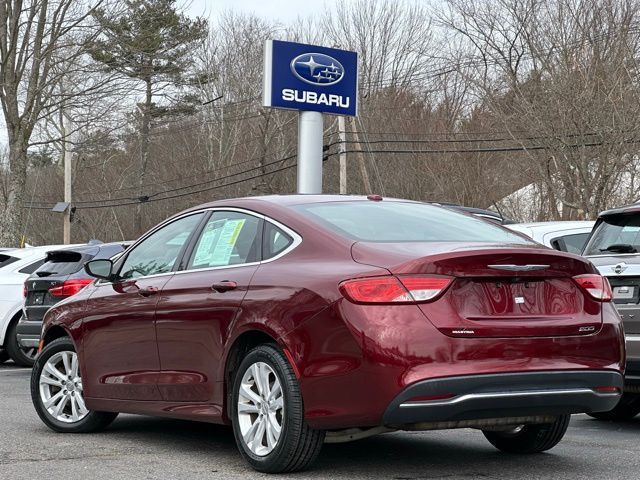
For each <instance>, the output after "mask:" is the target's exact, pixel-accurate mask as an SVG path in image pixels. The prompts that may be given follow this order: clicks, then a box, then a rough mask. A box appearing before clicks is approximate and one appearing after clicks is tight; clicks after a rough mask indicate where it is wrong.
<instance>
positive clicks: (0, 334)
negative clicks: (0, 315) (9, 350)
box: [0, 307, 22, 346]
mask: <svg viewBox="0 0 640 480" xmlns="http://www.w3.org/2000/svg"><path fill="white" fill-rule="evenodd" d="M21 316H22V307H20V308H18V309H16V310H13V311H12V312H11V313H9V314H8V315H7V316H6V317H5V318H8V319H9V321H8V322H5V324H4V325H2V329H1V330H0V345H2V346H4V343H5V341H6V339H7V332H8V331H9V327H10V326H11V325H13V324H14V323H16V322H18V321H19V320H20V317H21Z"/></svg>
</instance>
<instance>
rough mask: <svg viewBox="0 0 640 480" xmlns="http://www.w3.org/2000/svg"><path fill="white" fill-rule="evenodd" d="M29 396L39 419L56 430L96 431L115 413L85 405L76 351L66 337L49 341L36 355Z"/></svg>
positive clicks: (72, 431) (70, 431)
mask: <svg viewBox="0 0 640 480" xmlns="http://www.w3.org/2000/svg"><path fill="white" fill-rule="evenodd" d="M31 400H32V401H33V405H34V407H35V409H36V412H38V416H39V417H40V419H41V420H42V421H43V422H44V423H45V424H46V425H47V426H48V427H49V428H51V429H52V430H55V431H56V432H64V433H88V432H96V431H98V430H102V429H103V428H105V427H106V426H107V425H109V424H110V423H111V422H113V421H114V420H115V418H116V417H117V416H118V414H117V413H111V412H94V411H91V410H89V409H88V408H87V407H86V405H85V403H84V393H83V389H82V378H81V376H80V364H79V359H78V354H77V353H76V350H75V347H74V346H73V342H72V341H71V340H70V339H69V338H66V337H63V338H58V339H56V340H54V341H53V342H51V343H50V344H49V345H47V346H46V347H45V349H44V350H43V351H42V353H40V355H39V356H38V359H37V360H36V362H35V365H34V367H33V371H32V372H31Z"/></svg>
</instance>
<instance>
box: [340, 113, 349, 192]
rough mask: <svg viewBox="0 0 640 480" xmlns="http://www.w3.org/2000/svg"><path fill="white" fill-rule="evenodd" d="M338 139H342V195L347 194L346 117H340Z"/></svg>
mask: <svg viewBox="0 0 640 480" xmlns="http://www.w3.org/2000/svg"><path fill="white" fill-rule="evenodd" d="M338 138H339V139H340V150H339V152H340V153H339V159H340V195H346V194H347V126H346V122H345V121H344V117H343V116H342V115H340V116H339V117H338Z"/></svg>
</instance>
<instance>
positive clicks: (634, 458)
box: [0, 363, 640, 480]
mask: <svg viewBox="0 0 640 480" xmlns="http://www.w3.org/2000/svg"><path fill="white" fill-rule="evenodd" d="M29 373H30V372H29V371H28V370H25V369H18V368H15V367H14V366H13V365H12V364H10V363H9V364H5V365H0V479H22V478H43V479H45V478H46V479H47V480H49V479H51V480H53V479H65V480H69V479H83V480H86V479H91V480H98V479H115V478H118V479H185V480H192V479H201V478H202V479H227V478H243V479H248V478H265V477H267V475H264V474H259V473H256V472H254V471H252V470H250V469H249V468H248V467H247V466H246V465H245V463H244V462H243V460H242V459H241V458H240V455H239V454H238V453H237V451H236V447H235V444H234V441H233V435H232V433H231V430H230V429H228V428H225V427H219V426H215V425H207V424H199V423H192V422H185V421H178V420H167V419H158V418H148V417H141V416H134V415H121V416H120V417H119V418H118V419H117V420H116V421H115V422H114V423H113V425H112V426H111V427H110V428H109V429H108V430H106V431H105V432H102V433H99V434H91V435H62V434H56V433H53V432H51V431H49V430H48V429H47V428H46V427H45V426H44V425H43V424H42V423H41V422H40V420H39V418H38V417H37V415H36V413H35V411H34V410H33V408H32V406H31V400H30V397H29ZM638 472H640V419H637V420H635V421H633V422H627V423H606V422H605V423H603V422H598V421H595V420H592V419H590V418H589V417H587V416H583V415H580V416H575V417H574V418H573V420H572V424H571V427H570V429H569V432H568V433H567V436H566V437H565V438H564V440H563V442H562V443H560V445H559V446H558V447H556V448H555V449H554V450H552V451H551V452H550V453H546V454H540V455H533V456H528V457H521V456H512V455H506V454H502V453H499V452H497V451H496V450H494V449H493V447H491V445H489V443H488V442H486V441H485V440H484V437H483V436H482V434H481V433H480V432H478V431H474V430H457V431H442V432H426V433H393V434H387V435H381V436H378V437H373V438H370V439H366V440H362V441H360V442H355V443H349V444H342V445H326V446H325V447H324V449H323V452H322V454H321V457H320V459H319V461H318V462H317V463H316V464H315V466H314V468H313V470H311V471H307V472H303V473H298V474H293V475H289V476H288V478H296V479H297V478H331V479H334V478H335V479H337V478H343V479H360V478H384V479H392V480H422V479H425V480H426V479H436V478H446V479H470V478H471V479H476V478H483V479H484V478H495V479H501V480H505V479H516V478H517V479H519V480H521V479H542V478H545V479H546V478H549V479H590V480H592V479H601V478H602V479H634V480H637V479H638V478H639V473H638ZM273 478H275V477H273Z"/></svg>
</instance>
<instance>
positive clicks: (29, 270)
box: [18, 258, 45, 275]
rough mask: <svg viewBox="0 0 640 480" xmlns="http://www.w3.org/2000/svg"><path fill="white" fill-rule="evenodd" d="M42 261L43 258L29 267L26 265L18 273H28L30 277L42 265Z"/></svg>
mask: <svg viewBox="0 0 640 480" xmlns="http://www.w3.org/2000/svg"><path fill="white" fill-rule="evenodd" d="M44 260H45V259H44V258H43V259H41V260H38V261H37V262H33V263H32V264H31V265H27V266H26V267H23V268H21V269H20V270H18V271H19V272H20V273H28V274H29V275H31V274H32V273H33V272H35V271H36V270H37V269H39V268H40V267H41V266H42V265H43V264H44Z"/></svg>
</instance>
